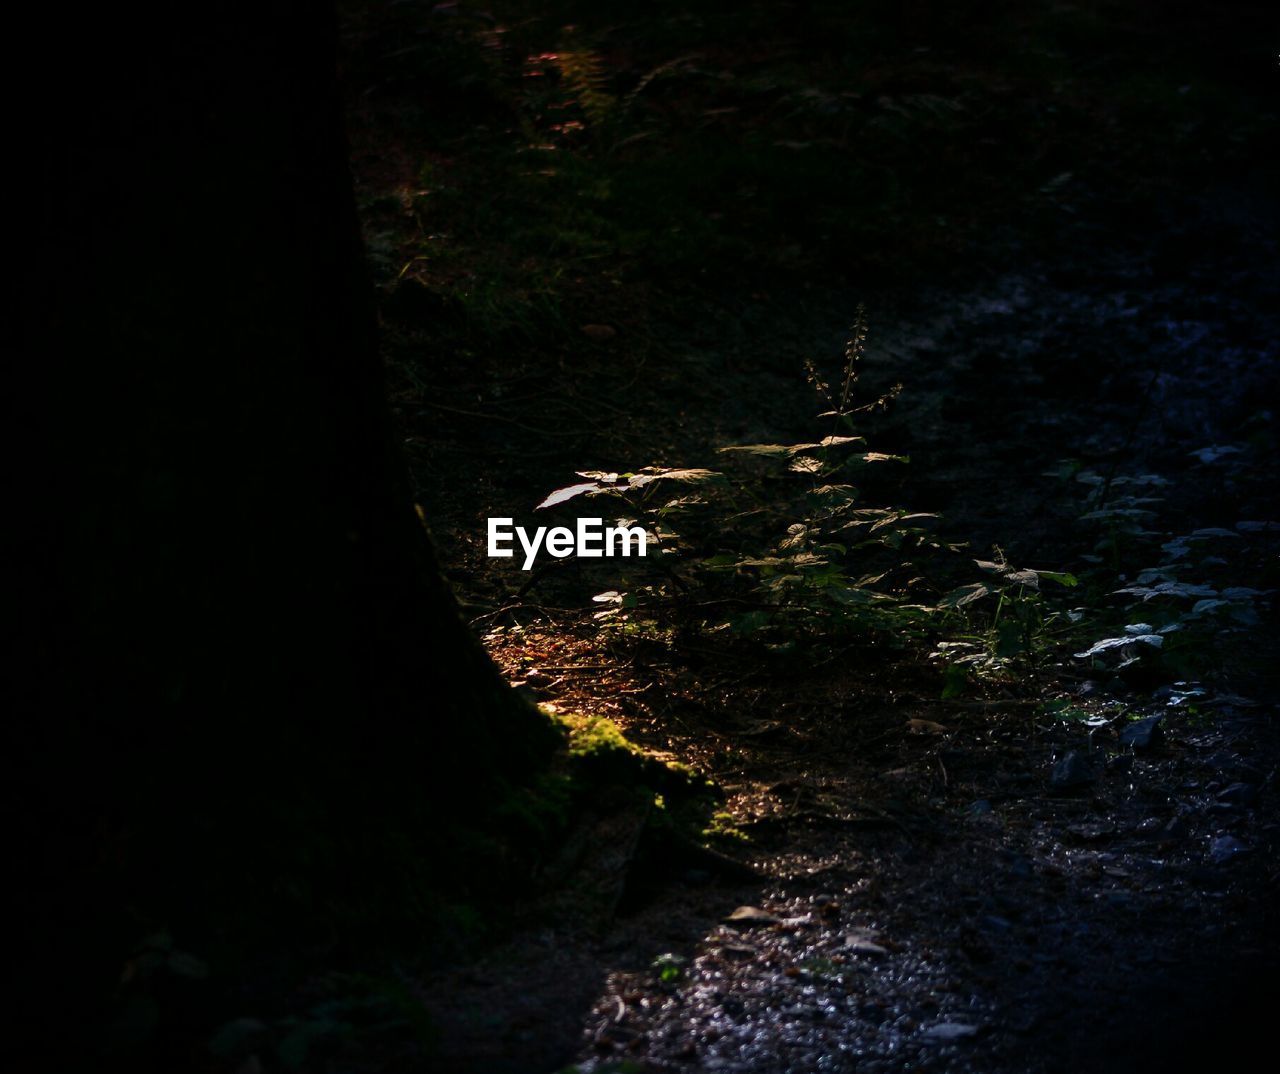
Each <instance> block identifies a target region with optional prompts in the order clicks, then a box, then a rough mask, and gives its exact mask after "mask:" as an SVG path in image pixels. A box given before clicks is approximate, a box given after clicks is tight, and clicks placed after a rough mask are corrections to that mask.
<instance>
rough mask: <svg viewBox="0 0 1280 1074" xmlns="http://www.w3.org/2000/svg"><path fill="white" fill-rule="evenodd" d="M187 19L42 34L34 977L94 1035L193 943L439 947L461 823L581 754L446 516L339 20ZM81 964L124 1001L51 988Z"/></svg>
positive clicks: (25, 612) (236, 13) (28, 776)
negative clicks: (127, 995) (399, 942)
mask: <svg viewBox="0 0 1280 1074" xmlns="http://www.w3.org/2000/svg"><path fill="white" fill-rule="evenodd" d="M175 10H180V8H179V9H175V8H173V7H172V6H169V7H166V8H164V9H162V10H160V11H158V12H156V13H154V14H147V15H144V14H140V13H138V12H137V11H136V9H135V10H132V11H130V10H122V9H121V8H119V7H117V6H108V7H106V8H101V7H100V8H98V9H96V10H95V11H94V12H93V13H92V14H83V13H80V12H76V13H74V14H72V13H69V12H65V11H62V12H61V13H56V14H57V17H58V19H62V20H65V25H54V24H52V20H51V22H50V24H49V25H46V26H45V27H43V33H40V32H37V33H35V34H34V35H32V37H31V41H32V42H34V46H33V47H36V48H37V49H38V48H40V47H41V46H43V47H44V48H45V49H46V50H47V51H48V53H49V55H50V56H52V57H55V59H52V60H51V61H50V63H51V64H54V65H56V66H55V67H53V68H51V73H53V74H56V75H57V76H58V77H59V78H61V79H62V82H63V85H62V86H61V88H60V90H59V95H58V99H59V100H60V101H62V102H64V103H58V104H54V105H50V106H48V108H47V110H45V111H44V112H43V114H38V115H36V116H33V117H32V118H31V126H30V129H29V130H28V131H27V138H26V139H25V145H24V146H23V149H24V157H25V160H26V164H27V166H28V167H32V168H34V170H35V174H36V177H37V185H36V188H35V189H34V190H33V192H32V194H31V195H30V197H29V198H28V199H27V203H26V205H25V206H24V207H23V211H24V212H25V213H26V214H27V221H26V222H27V224H28V225H29V227H30V230H31V234H30V236H29V239H30V253H31V254H33V255H34V256H33V257H31V256H29V257H28V259H27V262H26V264H25V266H24V268H25V271H26V272H27V273H28V285H29V286H28V294H27V311H26V312H27V314H28V316H29V317H30V331H29V333H28V339H27V342H28V352H27V357H26V361H25V367H26V369H27V370H29V371H30V372H31V373H32V374H33V383H32V385H31V386H30V387H29V388H28V389H27V390H26V391H24V392H21V393H18V394H17V396H16V400H15V401H16V402H17V403H18V404H19V406H20V407H21V409H22V412H23V413H22V415H21V416H22V417H25V418H27V419H32V420H31V425H32V430H33V431H32V434H31V436H30V437H29V438H27V439H26V440H24V441H23V445H22V446H23V456H22V457H23V458H24V459H28V460H31V463H30V464H24V465H23V466H22V468H21V470H20V477H19V480H18V482H17V487H16V489H15V498H16V500H17V501H18V503H19V505H20V506H21V507H22V513H21V515H20V516H19V517H18V520H17V523H16V528H17V531H18V536H19V541H20V550H19V551H20V557H21V558H19V559H18V560H16V561H15V562H16V564H17V566H18V567H19V570H18V571H17V572H16V573H17V574H18V585H17V589H18V601H17V604H18V608H19V612H20V615H21V620H20V623H21V629H22V637H21V639H20V642H19V645H18V647H17V656H18V664H17V666H18V668H19V674H18V675H16V676H12V677H11V679H12V681H13V682H14V683H15V685H16V686H17V693H18V695H19V704H18V705H17V707H16V708H15V709H14V710H13V711H12V713H11V715H10V718H9V721H8V724H7V728H8V730H7V735H8V741H7V742H6V750H5V754H6V758H7V762H8V764H9V766H10V768H11V772H10V778H9V779H8V781H7V782H8V786H9V791H10V793H11V794H12V795H13V796H14V799H15V801H14V803H13V806H12V808H11V811H10V816H11V817H17V818H18V820H17V822H16V824H17V828H18V831H17V851H18V855H19V858H20V859H25V863H24V865H23V869H24V872H25V875H26V878H27V879H28V880H29V881H31V883H30V885H29V892H30V894H29V897H28V898H27V899H26V900H25V905H24V907H23V916H22V917H21V918H20V919H19V920H21V921H22V922H23V923H24V924H23V930H24V938H25V941H26V942H25V943H23V945H22V946H23V947H24V951H23V955H24V956H25V958H24V959H23V960H21V961H22V962H24V963H25V967H24V968H25V970H26V971H27V972H28V973H29V974H31V975H32V976H31V980H33V981H36V982H41V983H43V985H44V986H48V985H49V984H50V982H51V981H54V982H56V984H57V987H58V988H59V990H60V995H62V996H63V998H62V999H60V1000H59V1001H58V1002H57V1003H56V1004H55V1006H54V1008H53V1010H52V1012H50V1010H49V1009H48V1006H47V1004H48V1002H49V996H48V995H41V994H40V984H37V986H36V987H35V988H34V989H33V990H31V991H32V993H33V994H32V995H31V1004H30V1006H31V1007H32V1009H33V1011H35V1012H40V1013H42V1014H46V1015H47V1014H50V1013H52V1014H53V1015H54V1016H56V1017H60V1018H62V1017H67V1016H68V1011H67V1008H66V1006H65V1002H66V1000H65V996H66V994H67V993H68V992H71V993H76V992H77V990H79V994H77V995H76V996H75V999H76V1001H77V1002H80V1001H88V1000H91V999H93V998H95V997H97V996H99V995H106V994H107V993H108V992H109V991H110V990H111V988H112V987H113V985H114V982H115V980H116V979H118V975H119V972H120V968H121V963H122V960H123V959H124V957H125V956H127V955H128V944H129V943H132V942H134V941H136V940H137V939H138V938H139V937H140V936H141V935H143V934H145V931H146V930H148V929H154V928H156V927H158V926H160V925H168V926H170V927H171V928H173V929H174V930H175V931H176V930H178V929H180V928H183V927H186V928H189V929H190V930H192V933H193V935H198V936H200V937H202V938H203V939H204V941H205V942H213V940H215V939H216V941H217V942H218V943H219V944H224V943H225V944H227V945H229V947H228V948H227V949H228V950H235V944H236V943H239V942H243V943H246V944H248V943H252V942H254V941H253V940H252V939H247V938H246V937H251V936H254V935H256V936H258V937H261V936H262V935H263V934H265V933H266V932H267V931H269V930H273V935H275V936H276V937H277V939H278V941H279V943H280V944H281V945H284V943H285V942H286V938H290V939H292V940H294V941H296V942H297V943H302V942H303V940H302V939H301V937H302V936H303V934H304V933H305V935H306V941H305V942H308V943H310V942H314V941H316V939H317V937H319V942H322V943H327V944H329V945H330V946H332V945H333V943H334V936H335V935H337V936H339V937H340V936H342V935H351V936H355V935H357V934H358V933H359V930H358V929H355V930H351V931H349V927H350V926H351V925H352V922H353V921H358V920H365V919H368V920H372V919H373V918H374V917H375V916H376V917H377V919H378V920H380V921H383V922H385V921H386V920H389V919H390V918H397V919H400V920H411V919H413V917H414V909H415V907H417V908H421V907H422V906H423V905H424V902H423V891H424V889H441V890H444V889H447V890H451V891H461V892H462V893H463V897H465V884H464V883H462V882H461V881H462V880H465V878H459V877H458V876H457V875H456V874H457V873H458V872H459V871H460V870H463V869H464V866H463V865H462V864H460V863H458V862H457V861H456V860H453V859H454V858H456V853H455V852H456V850H457V846H458V844H457V842H456V841H451V840H450V839H449V838H447V837H446V836H447V832H446V831H445V830H446V829H448V828H449V827H450V826H451V825H453V824H455V821H456V816H457V813H458V811H465V810H466V809H468V808H471V805H472V804H475V803H479V802H482V801H483V800H485V798H486V796H490V795H492V794H494V793H497V792H495V790H494V788H497V787H506V786H509V785H511V784H513V783H519V782H520V781H522V780H527V778H528V777H529V775H530V773H531V772H533V771H534V770H535V769H536V768H537V766H538V764H539V763H540V759H541V758H545V756H546V755H547V754H548V752H549V750H550V749H551V748H553V746H554V742H555V736H554V734H553V733H551V732H550V730H549V728H548V726H547V724H546V721H545V720H544V719H543V718H542V717H541V716H540V715H539V714H538V713H536V712H535V711H534V710H533V709H532V707H531V706H528V705H526V704H525V703H523V702H522V701H520V700H519V699H518V698H517V697H516V695H515V694H514V693H513V692H511V691H509V690H508V689H507V688H506V687H505V684H503V683H502V682H501V680H500V678H499V676H498V674H497V672H496V670H495V669H494V667H493V666H492V664H491V663H490V662H489V661H488V659H487V657H486V656H485V655H484V653H483V652H482V650H481V649H480V647H479V646H478V644H477V643H476V641H475V640H474V639H473V637H472V636H471V634H470V633H469V631H468V630H467V628H466V627H465V625H464V624H463V623H462V622H461V620H460V619H459V617H458V615H457V612H456V610H455V608H454V606H453V604H452V602H451V599H450V597H449V595H448V593H447V590H446V588H445V587H444V585H443V583H442V581H441V579H440V577H439V575H438V573H437V571H436V569H435V566H434V563H433V561H432V558H431V552H430V549H429V547H428V542H427V539H426V536H425V534H424V532H423V531H422V528H421V526H420V525H419V523H418V521H417V519H416V518H415V517H414V515H413V510H412V505H411V503H410V502H409V497H408V494H407V491H406V482H405V479H404V474H403V471H402V464H401V461H400V459H399V456H398V454H397V452H396V450H395V447H394V444H393V442H392V437H391V434H390V430H389V423H388V416H387V408H386V404H385V399H384V395H383V383H382V377H381V369H380V363H379V359H378V355H377V351H376V336H375V327H376V325H375V313H374V308H373V303H372V290H371V287H370V285H369V284H368V282H367V280H366V278H365V275H364V271H363V261H362V252H361V247H360V240H359V233H358V227H357V221H356V217H355V207H354V200H353V196H352V191H351V186H350V180H349V175H348V171H347V163H346V159H345V154H344V145H343V140H342V137H341V134H340V127H339V114H338V105H337V99H336V93H335V86H334V49H333V42H332V40H331V34H332V26H331V25H330V24H329V22H328V21H327V19H326V18H324V17H323V16H324V12H322V11H321V12H317V11H315V10H313V9H312V7H311V6H310V5H305V4H300V5H296V10H295V9H294V7H292V6H291V5H287V4H273V3H266V4H253V5H249V4H242V5H232V7H231V8H230V9H228V8H227V7H226V6H221V7H215V8H208V9H204V8H201V9H199V10H198V11H195V12H193V13H192V14H189V15H188V16H187V19H185V20H182V19H175V16H174V11H175ZM195 16H199V17H200V21H197V19H196V18H195ZM46 18H48V16H46ZM15 810H16V812H15ZM445 810H449V811H450V812H445ZM432 858H434V859H435V860H432ZM442 859H443V860H442ZM445 873H447V874H450V875H448V876H445V875H442V874H445ZM361 915H364V917H363V918H362V917H361ZM388 915H390V917H388ZM426 916H428V917H429V916H430V914H429V913H427V914H426ZM304 925H305V926H306V927H305V928H304V927H303V926H304ZM286 926H287V927H286ZM281 928H285V931H284V933H281V932H279V931H278V930H280V929H281ZM184 939H185V937H183V936H181V935H176V936H175V942H176V943H178V945H179V946H182V944H183V942H184ZM196 942H197V941H196V940H194V939H193V940H191V941H190V943H191V944H193V945H194V944H196ZM196 953H197V954H200V953H202V952H200V951H196ZM63 956H66V957H70V958H71V959H72V961H71V963H70V964H71V965H72V966H77V967H78V966H81V965H87V966H88V967H89V968H90V969H91V970H92V972H93V974H94V975H95V976H93V977H89V978H84V979H83V980H82V979H81V978H80V977H79V975H78V972H77V971H73V970H67V969H66V968H65V966H66V964H65V963H64V964H63V966H62V967H59V968H58V969H56V970H54V969H49V966H50V965H51V964H52V963H53V962H56V961H57V960H58V959H59V958H60V957H63ZM45 970H48V972H44V971H45ZM73 975H74V976H75V980H74V981H72V980H70V979H69V978H70V977H71V976H73ZM81 985H84V987H83V988H81V987H80V986H81Z"/></svg>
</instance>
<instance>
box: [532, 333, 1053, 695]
mask: <svg viewBox="0 0 1280 1074" xmlns="http://www.w3.org/2000/svg"><path fill="white" fill-rule="evenodd" d="M866 344H867V325H866V317H865V313H864V311H863V310H862V309H859V311H858V317H857V320H856V321H855V324H854V326H853V329H852V331H851V333H850V336H849V339H848V342H847V344H846V346H845V350H844V356H843V362H842V364H841V366H840V367H839V369H838V371H837V375H836V376H835V377H833V378H830V379H828V377H827V375H826V374H825V373H824V372H823V371H822V370H821V369H819V368H818V366H817V365H816V364H814V363H812V362H808V363H806V372H807V379H808V382H809V384H810V386H811V387H812V388H813V390H814V391H815V393H816V395H817V397H818V399H819V402H820V404H821V406H822V409H821V410H820V411H819V412H818V413H817V414H816V416H815V419H814V420H815V423H816V425H817V428H816V430H815V434H814V438H813V439H811V440H805V441H801V442H797V443H756V444H735V445H729V446H726V447H724V448H721V449H720V455H721V457H722V459H723V464H722V465H723V468H722V469H716V470H713V469H709V468H702V467H693V468H673V467H657V466H646V467H643V468H640V469H638V470H636V471H634V472H630V473H614V472H602V471H595V470H583V471H579V472H578V473H577V476H578V477H579V478H583V479H585V480H582V481H579V482H576V483H574V484H572V485H569V486H566V487H564V488H561V489H557V490H556V491H554V492H552V493H551V494H550V495H548V496H547V497H546V498H545V499H544V500H543V502H542V503H541V504H540V505H539V509H541V510H555V509H558V508H561V507H562V506H563V505H565V504H568V503H570V502H573V501H577V500H579V499H581V498H586V499H590V500H592V501H594V503H593V507H598V508H599V509H600V510H601V511H602V512H604V513H606V514H608V515H610V516H611V517H612V518H613V519H614V520H615V523H616V524H617V525H625V526H628V527H637V526H638V527H640V528H642V529H643V530H644V531H645V533H646V535H647V540H648V545H649V549H650V553H649V556H648V558H647V559H646V560H643V561H635V563H634V564H633V565H630V566H628V567H624V568H621V569H620V570H619V571H618V577H617V588H614V589H610V590H607V591H605V592H602V593H599V594H597V595H596V597H595V598H594V599H595V601H596V602H597V603H599V604H601V605H603V607H602V608H601V609H600V610H599V611H598V612H597V613H596V619H597V620H598V621H599V622H600V623H601V624H602V625H604V626H608V627H612V628H614V629H617V630H621V631H624V632H632V633H636V632H643V631H644V630H646V629H656V628H658V626H659V625H660V624H661V623H662V622H664V621H670V620H674V619H678V620H680V621H681V622H683V623H684V624H685V625H686V626H687V625H688V624H689V623H691V622H692V623H696V625H697V629H698V630H699V631H700V632H702V633H704V634H707V635H725V636H727V637H729V638H731V639H735V640H740V641H743V642H746V643H749V644H752V645H760V646H763V647H764V648H765V649H767V650H769V651H771V652H774V653H786V652H790V651H792V650H796V649H798V648H801V647H805V646H807V645H809V644H811V643H815V642H817V643H826V644H830V643H842V642H848V641H850V640H858V639H862V640H867V641H873V642H875V643H877V644H881V645H889V646H894V647H899V648H902V647H907V646H922V645H924V644H927V643H932V644H934V645H935V649H934V652H933V657H934V659H935V660H937V661H939V662H941V663H942V664H944V665H945V666H946V667H947V668H948V672H947V680H946V681H947V686H946V689H947V690H950V691H952V692H957V691H959V690H962V689H963V683H964V681H965V680H966V679H967V678H968V677H969V676H971V675H989V674H994V673H999V672H1001V671H1003V670H1004V669H1006V668H1008V667H1010V666H1012V665H1013V664H1014V663H1015V662H1017V664H1018V666H1022V667H1027V666H1032V667H1034V666H1036V665H1038V664H1040V663H1043V662H1045V661H1047V660H1049V659H1051V658H1053V657H1054V656H1056V655H1057V654H1058V653H1059V652H1060V650H1061V648H1062V645H1063V643H1064V642H1065V641H1069V640H1070V639H1071V637H1072V635H1073V632H1074V624H1075V623H1076V622H1077V621H1078V617H1075V618H1073V616H1072V615H1071V613H1070V612H1069V611H1068V610H1066V609H1064V608H1060V607H1058V606H1057V602H1056V601H1055V600H1053V599H1051V597H1050V595H1049V594H1047V593H1046V592H1044V591H1043V588H1042V584H1043V583H1044V582H1052V583H1054V584H1056V585H1057V586H1058V587H1059V588H1061V589H1067V588H1070V587H1074V586H1075V585H1076V584H1077V579H1076V578H1075V577H1074V576H1073V575H1071V574H1069V573H1067V572H1063V571H1051V570H1033V569H1030V568H1020V567H1015V566H1013V565H1011V564H1009V563H1008V562H1006V560H1005V559H1004V557H1003V555H1002V554H1001V553H999V552H998V551H997V558H996V559H994V560H970V559H968V558H967V557H966V556H965V549H964V546H963V545H959V544H954V543H949V542H947V541H946V540H944V539H942V538H940V537H939V536H938V533H937V526H938V523H939V517H938V516H937V515H936V514H933V513H927V512H915V511H911V510H910V509H908V508H906V507H901V506H882V505H875V504H871V503H868V502H867V501H866V500H865V498H864V495H863V491H862V488H861V485H862V483H863V479H864V478H865V476H866V475H867V473H868V471H869V470H870V468H873V467H882V466H898V465H906V464H907V463H908V462H909V459H908V458H907V457H906V456H902V455H894V454H886V453H883V452H877V451H872V450H868V445H867V442H866V439H865V438H864V437H863V436H862V435H860V432H859V423H858V419H859V418H860V417H862V416H864V415H867V414H869V413H872V412H875V411H879V410H883V409H885V408H887V407H888V406H890V405H891V403H892V400H893V398H894V397H895V396H896V395H897V393H898V392H899V391H900V390H901V386H900V385H898V386H895V387H894V388H893V389H891V390H890V391H889V392H888V393H887V394H885V395H881V396H878V397H875V398H872V399H869V400H867V401H865V402H864V401H862V400H860V399H859V397H858V374H859V366H860V364H861V361H862V358H863V355H864V352H865V349H866ZM975 568H976V570H975ZM970 573H976V574H979V575H980V576H982V580H980V581H971V582H964V583H962V584H955V583H956V582H957V581H958V580H959V579H961V578H963V577H964V576H965V575H966V574H970ZM940 639H945V640H940Z"/></svg>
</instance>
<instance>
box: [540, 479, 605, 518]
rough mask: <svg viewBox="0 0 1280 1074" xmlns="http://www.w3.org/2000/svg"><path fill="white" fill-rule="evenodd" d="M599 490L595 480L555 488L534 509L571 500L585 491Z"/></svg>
mask: <svg viewBox="0 0 1280 1074" xmlns="http://www.w3.org/2000/svg"><path fill="white" fill-rule="evenodd" d="M599 490H600V485H599V484H598V483H597V482H595V481H588V482H584V483H583V484H580V485H569V486H567V487H565V488H562V489H556V490H555V492H553V493H552V494H551V495H550V496H548V497H547V498H546V499H545V500H543V501H542V502H541V503H540V504H538V506H537V507H536V508H535V510H537V511H541V510H542V509H543V508H544V507H555V505H556V504H558V503H564V502H566V501H567V500H572V499H573V498H574V497H575V496H581V495H583V493H586V492H598V491H599Z"/></svg>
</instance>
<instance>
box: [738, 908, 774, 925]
mask: <svg viewBox="0 0 1280 1074" xmlns="http://www.w3.org/2000/svg"><path fill="white" fill-rule="evenodd" d="M725 920H726V921H728V922H729V924H731V925H745V926H748V927H749V926H751V925H776V924H778V922H780V921H781V920H782V918H780V917H777V916H775V915H774V914H771V913H769V912H768V911H767V910H761V909H760V907H758V906H739V907H738V908H737V909H736V910H734V912H733V913H731V914H730V915H729V916H728V917H727V918H725Z"/></svg>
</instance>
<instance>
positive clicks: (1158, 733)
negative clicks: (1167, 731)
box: [1120, 716, 1164, 750]
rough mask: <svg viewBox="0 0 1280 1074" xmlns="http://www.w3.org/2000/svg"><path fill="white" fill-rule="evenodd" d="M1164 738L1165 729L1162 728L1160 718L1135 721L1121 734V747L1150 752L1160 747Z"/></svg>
mask: <svg viewBox="0 0 1280 1074" xmlns="http://www.w3.org/2000/svg"><path fill="white" fill-rule="evenodd" d="M1163 738H1164V729H1163V728H1162V727H1161V726H1160V717H1159V716H1148V717H1147V718H1146V719H1144V720H1135V721H1134V722H1133V723H1131V724H1129V726H1128V727H1126V728H1125V729H1124V730H1123V731H1121V732H1120V743H1121V745H1124V746H1132V747H1133V748H1134V749H1135V750H1149V749H1151V748H1152V747H1154V746H1158V745H1160V742H1161V741H1162V740H1163Z"/></svg>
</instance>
